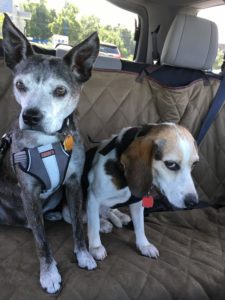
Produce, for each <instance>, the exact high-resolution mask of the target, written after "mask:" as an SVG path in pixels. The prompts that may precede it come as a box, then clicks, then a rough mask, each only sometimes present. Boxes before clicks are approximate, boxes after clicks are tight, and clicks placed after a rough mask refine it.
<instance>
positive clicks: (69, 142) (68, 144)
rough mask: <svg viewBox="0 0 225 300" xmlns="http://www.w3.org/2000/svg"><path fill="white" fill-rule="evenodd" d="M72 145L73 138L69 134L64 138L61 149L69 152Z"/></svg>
mask: <svg viewBox="0 0 225 300" xmlns="http://www.w3.org/2000/svg"><path fill="white" fill-rule="evenodd" d="M73 145H74V138H73V136H72V135H71V134H69V135H67V136H66V137H65V140H64V142H63V147H64V149H65V150H66V151H71V150H72V149H73Z"/></svg>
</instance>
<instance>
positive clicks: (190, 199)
mask: <svg viewBox="0 0 225 300" xmlns="http://www.w3.org/2000/svg"><path fill="white" fill-rule="evenodd" d="M184 204H185V205H186V207H187V208H189V209H191V208H194V207H195V206H196V205H197V204H198V197H197V196H196V195H195V194H187V195H186V196H185V198H184Z"/></svg>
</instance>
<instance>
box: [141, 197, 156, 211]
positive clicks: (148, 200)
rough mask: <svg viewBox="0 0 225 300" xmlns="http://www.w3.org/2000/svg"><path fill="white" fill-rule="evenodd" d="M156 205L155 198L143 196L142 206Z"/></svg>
mask: <svg viewBox="0 0 225 300" xmlns="http://www.w3.org/2000/svg"><path fill="white" fill-rule="evenodd" d="M153 205H154V198H153V197H152V196H148V197H143V198H142V206H143V207H146V208H151V207H153Z"/></svg>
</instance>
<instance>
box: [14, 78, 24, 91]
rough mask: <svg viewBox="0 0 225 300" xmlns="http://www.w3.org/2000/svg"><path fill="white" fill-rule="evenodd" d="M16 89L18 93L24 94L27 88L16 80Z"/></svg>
mask: <svg viewBox="0 0 225 300" xmlns="http://www.w3.org/2000/svg"><path fill="white" fill-rule="evenodd" d="M16 88H17V90H18V91H20V92H26V91H27V88H26V86H25V85H24V83H23V82H22V81H21V80H18V81H17V82H16Z"/></svg>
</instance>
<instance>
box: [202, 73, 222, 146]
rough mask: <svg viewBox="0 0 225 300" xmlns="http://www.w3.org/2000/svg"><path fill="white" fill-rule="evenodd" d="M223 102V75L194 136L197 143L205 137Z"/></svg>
mask: <svg viewBox="0 0 225 300" xmlns="http://www.w3.org/2000/svg"><path fill="white" fill-rule="evenodd" d="M224 102H225V75H224V76H223V78H222V80H221V82H220V86H219V88H218V91H217V93H216V96H215V98H214V100H213V102H212V104H211V106H210V108H209V111H208V113H207V115H206V117H205V119H204V121H203V123H202V125H201V128H200V131H199V134H198V136H197V138H196V141H197V144H198V145H199V144H200V143H201V141H202V140H203V138H204V137H205V135H206V133H207V131H208V129H209V128H210V126H211V125H212V123H213V121H214V120H215V118H216V116H217V114H218V112H219V111H220V109H221V108H222V106H223V103H224Z"/></svg>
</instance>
